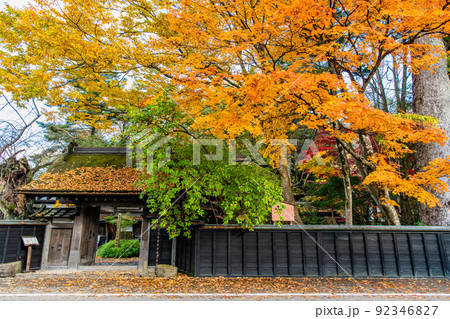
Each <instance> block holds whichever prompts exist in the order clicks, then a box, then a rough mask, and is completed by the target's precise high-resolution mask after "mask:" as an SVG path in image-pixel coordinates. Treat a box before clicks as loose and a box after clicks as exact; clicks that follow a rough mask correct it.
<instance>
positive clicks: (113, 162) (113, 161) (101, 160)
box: [48, 148, 127, 173]
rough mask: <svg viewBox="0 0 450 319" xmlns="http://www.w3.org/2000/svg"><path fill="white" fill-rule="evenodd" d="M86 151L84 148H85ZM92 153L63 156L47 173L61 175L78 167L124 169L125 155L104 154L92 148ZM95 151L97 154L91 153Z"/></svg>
mask: <svg viewBox="0 0 450 319" xmlns="http://www.w3.org/2000/svg"><path fill="white" fill-rule="evenodd" d="M85 149H86V148H85ZM92 149H93V151H92V152H77V151H76V149H75V152H74V153H73V154H71V155H70V156H67V155H66V156H63V157H61V158H59V159H58V160H56V161H55V163H53V165H52V166H51V167H50V168H49V169H48V172H49V173H61V172H65V171H69V170H72V169H76V168H80V167H108V166H111V167H124V166H126V161H127V158H126V153H124V152H122V153H119V152H111V153H108V152H105V151H104V150H101V149H102V148H92ZM103 149H108V148H103ZM94 150H97V152H98V153H97V154H96V153H93V152H94Z"/></svg>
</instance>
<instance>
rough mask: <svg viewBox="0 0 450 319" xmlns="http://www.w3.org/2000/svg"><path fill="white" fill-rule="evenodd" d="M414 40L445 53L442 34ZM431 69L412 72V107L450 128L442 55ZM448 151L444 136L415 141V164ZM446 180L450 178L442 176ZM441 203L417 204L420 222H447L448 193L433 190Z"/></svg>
mask: <svg viewBox="0 0 450 319" xmlns="http://www.w3.org/2000/svg"><path fill="white" fill-rule="evenodd" d="M415 43H417V44H428V45H433V46H436V47H438V48H439V51H440V52H442V53H444V52H445V46H444V41H443V40H442V38H435V37H431V36H425V37H422V38H419V39H417V40H415ZM435 67H436V69H435V70H433V71H429V70H424V71H420V72H419V73H418V74H415V75H413V96H414V99H413V107H414V112H415V113H417V114H420V115H427V116H433V117H436V118H437V119H438V120H439V127H440V128H441V129H444V130H445V131H447V134H448V133H449V132H450V79H449V76H448V72H447V61H446V59H444V58H441V59H440V60H439V62H438V63H437V64H436V65H435ZM448 155H450V142H449V141H448V140H447V142H446V143H445V145H444V146H440V145H438V144H436V143H428V144H422V143H420V144H417V145H416V168H417V170H418V171H419V170H422V169H423V168H424V167H425V166H427V165H428V163H429V162H430V161H431V160H433V159H435V158H445V157H447V156H448ZM444 181H445V182H447V183H448V182H449V178H448V177H447V178H445V179H444ZM434 195H435V196H436V197H437V198H438V199H439V201H440V203H441V206H436V207H433V208H431V207H427V206H426V205H423V204H419V216H420V221H421V223H423V224H425V225H433V226H449V225H450V212H449V203H450V193H449V192H446V193H443V194H440V193H434Z"/></svg>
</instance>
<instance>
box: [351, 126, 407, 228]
mask: <svg viewBox="0 0 450 319" xmlns="http://www.w3.org/2000/svg"><path fill="white" fill-rule="evenodd" d="M359 141H360V142H361V147H362V150H363V155H364V157H365V158H370V157H372V156H373V155H374V150H373V146H372V142H371V141H370V138H369V136H368V135H366V134H360V136H359ZM367 175H368V174H367V173H366V174H365V176H367ZM365 176H364V178H365ZM367 189H368V190H370V187H369V186H368V187H367ZM371 195H372V197H373V198H374V199H375V203H376V204H377V205H378V206H379V207H380V209H381V211H382V212H383V214H385V215H386V217H387V218H388V221H389V223H390V224H392V225H396V226H400V225H401V224H400V218H399V216H398V212H397V210H396V209H395V207H394V206H392V205H391V204H389V203H388V202H387V201H383V200H382V198H385V199H386V200H390V199H391V197H390V195H389V190H388V189H387V188H385V189H380V188H377V189H375V190H374V191H373V192H371Z"/></svg>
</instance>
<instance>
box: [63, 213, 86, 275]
mask: <svg viewBox="0 0 450 319" xmlns="http://www.w3.org/2000/svg"><path fill="white" fill-rule="evenodd" d="M85 219H86V205H85V204H82V205H81V209H80V214H79V215H77V216H75V219H74V221H73V231H72V241H71V243H70V254H69V263H68V265H67V266H68V268H69V269H77V268H78V264H79V263H80V256H81V254H80V249H81V241H82V238H83V226H84V220H85Z"/></svg>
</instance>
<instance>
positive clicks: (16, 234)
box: [0, 221, 47, 270]
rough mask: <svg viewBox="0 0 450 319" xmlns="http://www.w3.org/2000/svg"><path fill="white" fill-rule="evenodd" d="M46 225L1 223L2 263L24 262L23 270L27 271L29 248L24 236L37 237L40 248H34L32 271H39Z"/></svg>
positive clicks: (36, 223) (29, 222)
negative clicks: (24, 241)
mask: <svg viewBox="0 0 450 319" xmlns="http://www.w3.org/2000/svg"><path fill="white" fill-rule="evenodd" d="M46 225H47V224H46V223H40V222H34V221H0V263H8V262H13V261H22V269H25V266H26V261H27V248H26V247H25V246H24V245H23V243H22V236H36V237H37V239H38V241H39V246H35V247H33V250H32V255H31V262H30V269H31V270H36V269H39V268H40V266H41V256H42V247H43V244H44V235H45V226H46Z"/></svg>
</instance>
